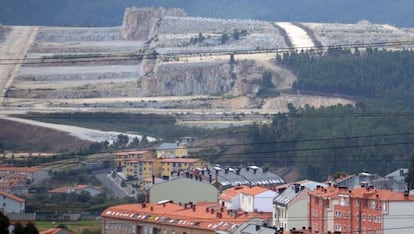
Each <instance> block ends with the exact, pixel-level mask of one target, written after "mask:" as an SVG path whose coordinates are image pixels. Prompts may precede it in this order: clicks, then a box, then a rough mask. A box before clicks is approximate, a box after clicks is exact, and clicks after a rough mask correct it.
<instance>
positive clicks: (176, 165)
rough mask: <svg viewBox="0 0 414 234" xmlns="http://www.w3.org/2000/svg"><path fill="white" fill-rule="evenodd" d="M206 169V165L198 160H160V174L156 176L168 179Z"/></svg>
mask: <svg viewBox="0 0 414 234" xmlns="http://www.w3.org/2000/svg"><path fill="white" fill-rule="evenodd" d="M202 167H204V163H203V162H202V161H201V160H200V159H197V158H162V159H160V170H159V171H160V172H161V173H160V174H155V176H158V177H162V178H163V179H168V178H170V177H171V176H173V175H174V174H179V173H180V174H183V173H185V171H190V170H195V169H196V168H202Z"/></svg>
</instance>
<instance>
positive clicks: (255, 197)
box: [219, 185, 277, 212]
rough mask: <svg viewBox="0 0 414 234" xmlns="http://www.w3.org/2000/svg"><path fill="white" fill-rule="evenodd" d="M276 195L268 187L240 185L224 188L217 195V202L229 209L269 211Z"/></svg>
mask: <svg viewBox="0 0 414 234" xmlns="http://www.w3.org/2000/svg"><path fill="white" fill-rule="evenodd" d="M276 196H277V193H276V192H274V191H272V190H270V189H268V188H264V187H260V186H253V187H250V186H246V185H241V186H236V187H233V188H229V189H226V190H224V191H223V192H222V193H221V194H220V196H219V203H220V204H222V205H223V206H224V207H226V208H227V209H231V210H238V209H240V210H242V211H245V212H253V211H261V212H271V211H272V202H273V199H274V198H275V197H276Z"/></svg>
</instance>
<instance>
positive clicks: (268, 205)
mask: <svg viewBox="0 0 414 234" xmlns="http://www.w3.org/2000/svg"><path fill="white" fill-rule="evenodd" d="M276 195H277V193H276V192H274V191H266V192H263V193H261V194H258V195H257V196H255V198H254V207H253V209H257V211H263V212H272V206H273V199H274V198H275V197H276Z"/></svg>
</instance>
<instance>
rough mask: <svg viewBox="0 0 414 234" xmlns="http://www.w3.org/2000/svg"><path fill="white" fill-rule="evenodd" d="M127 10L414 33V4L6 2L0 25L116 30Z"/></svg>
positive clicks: (324, 0) (408, 0) (364, 0)
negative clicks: (386, 27) (364, 25)
mask: <svg viewBox="0 0 414 234" xmlns="http://www.w3.org/2000/svg"><path fill="white" fill-rule="evenodd" d="M128 6H139V7H142V6H156V7H159V6H162V7H165V8H170V7H178V8H182V9H184V10H185V11H186V12H187V14H188V15H190V16H201V17H214V18H240V19H246V18H249V19H259V20H268V21H294V22H336V23H356V22H358V21H360V20H368V21H371V22H373V23H388V24H393V25H397V26H400V27H414V18H413V17H411V15H412V12H413V10H414V1H412V0H398V1H389V0H375V1H372V0H347V1H341V0H290V1H285V0H256V1H249V0H209V1H203V0H191V1H187V0H117V1H113V0H86V1H85V0H66V1H60V0H42V1H38V0H2V1H0V23H3V24H10V25H58V26H118V25H121V22H122V17H123V13H124V10H125V8H126V7H128Z"/></svg>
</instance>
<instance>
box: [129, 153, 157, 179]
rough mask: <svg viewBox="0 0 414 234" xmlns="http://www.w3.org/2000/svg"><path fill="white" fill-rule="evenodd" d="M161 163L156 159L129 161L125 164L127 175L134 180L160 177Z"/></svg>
mask: <svg viewBox="0 0 414 234" xmlns="http://www.w3.org/2000/svg"><path fill="white" fill-rule="evenodd" d="M160 165H161V164H160V161H159V160H157V159H155V158H148V159H138V160H129V161H126V162H125V174H126V176H127V177H133V178H138V179H142V178H150V177H151V176H152V175H159V174H160V171H159V168H160Z"/></svg>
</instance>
